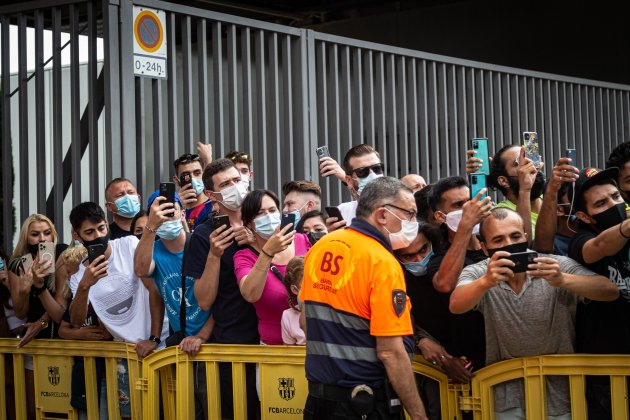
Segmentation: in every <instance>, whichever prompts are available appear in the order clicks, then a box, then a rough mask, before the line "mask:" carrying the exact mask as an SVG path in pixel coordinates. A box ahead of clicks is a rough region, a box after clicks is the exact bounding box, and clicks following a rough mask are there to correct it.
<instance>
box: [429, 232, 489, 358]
mask: <svg viewBox="0 0 630 420" xmlns="http://www.w3.org/2000/svg"><path fill="white" fill-rule="evenodd" d="M450 246H451V244H450V243H448V242H447V243H446V244H444V246H443V247H442V249H441V250H440V251H438V252H437V253H436V254H435V255H434V256H433V257H432V258H431V260H430V261H429V265H428V266H427V277H428V279H429V280H428V282H429V285H430V286H431V287H433V276H435V273H437V272H438V271H439V270H440V265H441V264H442V260H443V259H444V256H445V255H446V252H447V251H448V249H449V248H450ZM487 258H488V257H487V256H486V254H484V253H483V251H481V250H473V251H471V250H467V251H466V257H465V258H464V265H463V267H466V266H468V265H471V264H475V263H478V262H479V261H483V260H485V259H487ZM463 267H462V268H463ZM434 290H435V289H434ZM435 293H437V294H438V295H439V298H436V299H435V302H434V305H436V306H437V305H439V306H440V309H439V310H437V311H436V314H437V317H439V318H440V319H439V320H434V328H436V330H439V331H436V332H435V334H436V335H433V334H434V332H433V331H430V330H427V332H429V334H431V335H433V336H434V337H435V338H438V336H444V335H446V336H447V337H448V339H446V340H444V341H443V342H442V341H441V340H440V343H441V344H442V345H443V346H444V348H445V349H446V350H447V351H448V352H449V353H450V354H452V355H453V356H466V357H467V358H468V359H469V360H472V361H473V366H474V369H475V370H477V369H479V368H482V367H483V366H484V365H485V363H486V333H485V326H484V320H483V315H482V314H481V312H478V311H468V312H466V313H464V314H460V315H456V314H452V313H451V312H450V310H449V309H448V304H449V300H450V297H451V294H450V293H440V292H438V291H435ZM419 325H420V326H421V327H422V328H424V326H422V324H420V323H419ZM425 329H426V328H425Z"/></svg>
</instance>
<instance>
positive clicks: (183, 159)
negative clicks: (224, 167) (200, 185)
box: [174, 153, 200, 167]
mask: <svg viewBox="0 0 630 420" xmlns="http://www.w3.org/2000/svg"><path fill="white" fill-rule="evenodd" d="M199 160H200V158H199V155H192V154H190V153H186V154H183V155H181V156H180V157H179V158H178V159H177V160H176V161H175V163H174V166H175V167H177V166H179V165H185V164H187V163H190V162H197V161H199Z"/></svg>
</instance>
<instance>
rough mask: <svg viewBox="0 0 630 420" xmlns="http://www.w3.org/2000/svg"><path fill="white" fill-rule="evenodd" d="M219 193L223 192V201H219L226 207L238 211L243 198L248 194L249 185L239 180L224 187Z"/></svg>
mask: <svg viewBox="0 0 630 420" xmlns="http://www.w3.org/2000/svg"><path fill="white" fill-rule="evenodd" d="M218 194H221V197H222V198H223V201H219V203H221V204H222V205H223V206H224V207H225V208H226V209H228V210H232V211H236V210H238V209H240V208H241V204H243V200H245V197H246V196H247V185H245V184H244V183H243V182H237V183H236V184H234V185H232V186H229V187H227V188H224V189H222V190H221V191H220V192H218Z"/></svg>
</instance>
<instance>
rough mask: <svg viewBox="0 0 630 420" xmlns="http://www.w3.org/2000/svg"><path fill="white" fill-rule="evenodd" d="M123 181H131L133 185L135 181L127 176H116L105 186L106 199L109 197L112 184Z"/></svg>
mask: <svg viewBox="0 0 630 420" xmlns="http://www.w3.org/2000/svg"><path fill="white" fill-rule="evenodd" d="M121 182H128V183H130V184H131V185H133V182H131V180H129V179H127V178H120V177H119V178H114V179H112V180H111V181H109V182H108V183H107V185H106V186H105V199H107V193H108V192H109V189H110V188H111V187H112V186H114V185H116V184H120V183H121ZM134 188H135V186H134Z"/></svg>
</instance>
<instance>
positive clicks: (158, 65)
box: [133, 6, 167, 79]
mask: <svg viewBox="0 0 630 420" xmlns="http://www.w3.org/2000/svg"><path fill="white" fill-rule="evenodd" d="M165 22H166V16H165V13H164V11H163V10H156V9H147V8H146V7H139V6H134V7H133V74H134V75H136V76H142V77H151V78H158V79H166V78H167V74H166V60H167V56H166V30H165V28H166V25H165Z"/></svg>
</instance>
